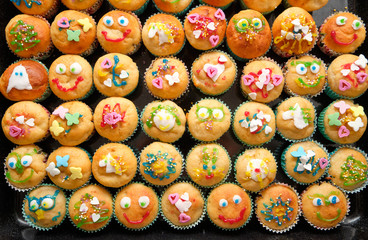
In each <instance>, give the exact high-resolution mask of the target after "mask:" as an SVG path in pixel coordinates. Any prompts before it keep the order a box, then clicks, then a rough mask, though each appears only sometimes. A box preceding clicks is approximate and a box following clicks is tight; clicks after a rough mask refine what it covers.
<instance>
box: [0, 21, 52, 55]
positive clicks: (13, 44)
mask: <svg viewBox="0 0 368 240" xmlns="http://www.w3.org/2000/svg"><path fill="white" fill-rule="evenodd" d="M5 37H6V41H7V43H8V47H9V49H10V50H11V51H12V52H13V53H14V54H15V55H16V56H17V57H20V58H35V59H43V58H46V57H48V56H49V55H50V53H51V50H52V48H53V45H52V42H51V36H50V24H49V22H48V21H47V20H46V19H44V18H42V17H40V16H36V17H34V16H30V15H25V14H20V15H17V16H15V17H13V18H12V19H11V20H10V21H9V23H8V24H7V25H6V28H5Z"/></svg>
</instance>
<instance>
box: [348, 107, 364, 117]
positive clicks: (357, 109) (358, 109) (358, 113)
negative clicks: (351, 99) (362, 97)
mask: <svg viewBox="0 0 368 240" xmlns="http://www.w3.org/2000/svg"><path fill="white" fill-rule="evenodd" d="M351 111H353V116H354V117H358V116H364V115H365V114H364V108H363V107H362V106H358V107H351Z"/></svg>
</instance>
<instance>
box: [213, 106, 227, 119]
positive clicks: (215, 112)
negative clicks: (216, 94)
mask: <svg viewBox="0 0 368 240" xmlns="http://www.w3.org/2000/svg"><path fill="white" fill-rule="evenodd" d="M212 117H213V118H214V119H217V120H220V119H222V118H223V117H224V112H223V111H222V110H221V109H214V110H213V111H212Z"/></svg>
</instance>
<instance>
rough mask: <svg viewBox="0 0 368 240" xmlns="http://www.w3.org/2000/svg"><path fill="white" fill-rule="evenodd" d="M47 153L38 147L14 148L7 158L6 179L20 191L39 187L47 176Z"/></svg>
mask: <svg viewBox="0 0 368 240" xmlns="http://www.w3.org/2000/svg"><path fill="white" fill-rule="evenodd" d="M46 156H47V155H46V153H44V152H42V149H41V148H39V147H38V146H36V145H26V146H19V147H16V148H14V149H13V150H12V151H11V152H10V153H9V154H8V156H7V157H6V158H5V177H6V181H7V182H8V184H9V186H11V187H12V188H13V189H15V190H18V191H24V190H28V189H30V188H32V187H35V186H37V185H38V184H39V183H41V182H42V180H43V179H44V178H45V176H46V170H45V169H46Z"/></svg>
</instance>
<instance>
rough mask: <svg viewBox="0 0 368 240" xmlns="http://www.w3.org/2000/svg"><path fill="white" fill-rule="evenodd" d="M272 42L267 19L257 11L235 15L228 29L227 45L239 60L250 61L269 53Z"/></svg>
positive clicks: (246, 11) (245, 11)
mask: <svg viewBox="0 0 368 240" xmlns="http://www.w3.org/2000/svg"><path fill="white" fill-rule="evenodd" d="M271 42H272V35H271V29H270V26H269V25H268V22H267V19H266V18H265V17H264V16H263V15H262V14H261V13H260V12H257V11H255V10H243V11H240V12H239V13H237V14H235V15H234V16H233V17H232V18H231V19H230V21H229V25H228V26H227V29H226V43H227V46H228V48H229V50H230V53H231V54H232V55H233V56H234V58H236V59H237V60H242V61H244V60H249V59H251V58H256V57H260V56H262V55H264V54H266V53H267V51H268V50H269V49H270V46H271Z"/></svg>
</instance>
